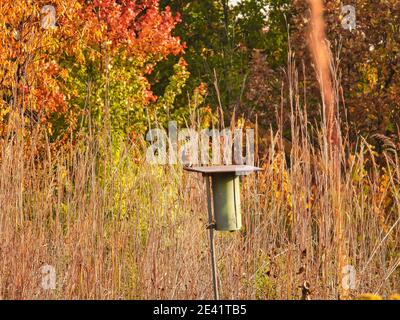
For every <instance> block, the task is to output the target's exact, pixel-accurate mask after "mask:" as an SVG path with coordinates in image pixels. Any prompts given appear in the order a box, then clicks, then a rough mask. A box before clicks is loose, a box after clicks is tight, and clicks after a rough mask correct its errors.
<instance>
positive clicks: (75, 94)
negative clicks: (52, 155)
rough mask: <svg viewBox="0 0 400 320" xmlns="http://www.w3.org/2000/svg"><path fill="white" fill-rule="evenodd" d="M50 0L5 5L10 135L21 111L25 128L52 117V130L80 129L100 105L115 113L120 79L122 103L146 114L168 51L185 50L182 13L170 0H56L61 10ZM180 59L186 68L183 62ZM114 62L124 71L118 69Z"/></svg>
mask: <svg viewBox="0 0 400 320" xmlns="http://www.w3.org/2000/svg"><path fill="white" fill-rule="evenodd" d="M48 5H49V3H48V2H47V1H29V0H24V1H7V2H4V1H3V2H2V3H1V4H0V28H1V32H0V42H1V46H0V61H1V64H0V123H1V126H2V132H3V134H5V132H6V129H7V126H9V125H10V124H11V122H10V121H11V119H13V118H15V115H16V114H18V115H19V116H18V117H16V118H18V119H19V120H20V121H22V120H23V121H24V127H25V128H28V127H30V128H32V127H35V126H37V125H38V124H46V126H47V127H48V129H49V132H50V133H51V134H54V132H55V131H53V127H54V126H59V127H64V129H65V130H64V131H69V130H71V129H77V123H78V119H79V118H80V117H81V116H82V115H87V114H88V113H90V112H92V111H93V112H96V110H99V109H101V110H102V112H100V113H99V114H104V115H107V116H108V117H112V113H113V110H112V109H110V108H111V106H110V102H109V101H113V99H114V98H115V97H113V96H110V95H111V94H112V93H113V91H112V90H113V84H115V86H117V85H119V84H121V83H123V84H124V88H123V89H121V88H119V89H118V90H117V89H116V90H115V91H118V95H119V96H118V98H117V99H116V101H117V102H118V103H119V106H118V108H122V109H123V108H127V105H128V104H130V103H132V104H135V106H131V109H134V108H136V109H137V110H138V111H139V112H140V113H143V108H144V107H145V106H147V107H149V105H150V104H151V103H153V104H155V102H156V101H157V97H156V96H155V95H154V94H153V92H152V88H151V85H150V83H149V81H148V79H147V76H148V75H149V74H151V73H152V71H153V69H154V67H155V66H156V65H157V63H159V62H160V61H162V60H163V59H166V58H167V57H168V56H169V55H175V56H177V55H179V54H181V53H183V50H184V45H183V44H182V43H181V41H180V39H179V38H178V37H175V36H173V35H172V31H173V29H174V27H175V25H176V24H177V23H178V22H179V19H180V18H179V15H175V16H174V15H173V14H172V13H171V11H170V9H169V8H168V7H167V8H165V10H161V9H160V8H159V4H158V1H157V0H145V1H131V0H125V1H124V0H121V1H114V0H94V1H84V0H67V1H65V0H62V1H61V0H56V1H53V2H51V3H50V5H51V6H52V7H53V8H54V9H55V12H54V16H52V14H53V13H52V12H51V11H49V10H46V6H48ZM52 20H53V21H52ZM179 66H180V69H185V64H184V63H183V61H180V62H179ZM111 68H114V69H115V68H117V69H119V70H116V71H115V73H114V74H112V71H111ZM181 75H182V72H181ZM187 75H188V74H187V73H185V72H184V73H183V76H182V79H181V81H180V82H178V83H177V86H178V87H179V86H183V85H184V82H185V77H187ZM112 76H114V78H112ZM175 89H176V88H175ZM114 93H115V92H114ZM116 94H117V93H116ZM100 96H102V97H100ZM133 96H135V97H133ZM107 100H108V101H107ZM90 101H93V105H90ZM94 104H96V105H94ZM111 104H112V102H111ZM149 108H150V109H151V107H149ZM84 109H85V110H84ZM107 109H108V110H107ZM131 111H132V110H131ZM133 111H134V110H133ZM121 112H122V111H121ZM13 114H14V115H13ZM21 116H22V117H21ZM60 117H61V118H60ZM100 118H101V116H100ZM55 119H56V120H55ZM60 119H62V121H60ZM99 120H100V121H101V119H99ZM66 128H68V129H66ZM11 130H13V129H11ZM127 130H129V128H127V127H125V128H124V131H127ZM60 132H62V131H60ZM57 134H59V133H57ZM57 134H56V135H57ZM55 138H57V137H55Z"/></svg>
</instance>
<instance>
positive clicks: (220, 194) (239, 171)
mask: <svg viewBox="0 0 400 320" xmlns="http://www.w3.org/2000/svg"><path fill="white" fill-rule="evenodd" d="M185 170H187V171H192V172H198V173H202V174H203V175H204V176H205V177H206V179H210V178H211V189H212V192H208V195H209V196H208V198H210V197H211V194H212V199H208V201H209V203H212V211H213V213H214V225H213V227H214V229H215V230H217V231H237V230H240V229H241V227H242V215H241V207H240V176H243V175H248V174H250V173H252V172H254V171H259V170H261V169H260V168H257V167H253V166H246V165H227V166H209V167H185ZM207 186H209V181H208V183H207ZM207 191H208V190H207Z"/></svg>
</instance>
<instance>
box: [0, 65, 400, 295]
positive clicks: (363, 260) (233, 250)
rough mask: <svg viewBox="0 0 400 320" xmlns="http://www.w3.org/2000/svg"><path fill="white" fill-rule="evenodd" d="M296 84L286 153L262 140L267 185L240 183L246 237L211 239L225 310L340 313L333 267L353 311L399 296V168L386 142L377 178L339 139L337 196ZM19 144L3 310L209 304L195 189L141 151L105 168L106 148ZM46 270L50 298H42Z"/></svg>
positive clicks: (11, 175) (4, 244)
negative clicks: (8, 305) (108, 302)
mask: <svg viewBox="0 0 400 320" xmlns="http://www.w3.org/2000/svg"><path fill="white" fill-rule="evenodd" d="M297 77H298V75H297V72H296V70H295V67H294V65H290V68H289V80H290V83H291V90H290V92H289V96H288V100H287V102H288V103H290V106H291V109H292V113H291V121H292V132H291V134H292V137H293V139H292V145H291V149H290V150H289V152H290V153H287V152H285V150H284V149H285V148H284V143H283V139H282V135H281V132H280V131H279V130H278V131H277V132H270V133H269V134H268V135H269V139H268V140H269V145H268V148H267V151H266V152H265V154H264V155H263V158H262V160H261V161H260V165H262V167H263V169H264V170H263V172H261V173H260V174H258V175H257V176H256V175H254V176H250V177H247V178H245V179H244V180H243V184H242V188H243V205H242V209H243V211H244V227H243V229H242V231H240V232H236V233H217V236H216V247H217V257H218V269H219V275H220V276H219V281H220V288H221V298H224V299H300V298H302V286H304V284H305V282H307V285H306V286H309V287H310V291H311V295H310V297H311V298H313V299H316V298H322V299H335V298H337V297H338V294H339V291H340V288H341V282H342V279H341V277H340V274H338V270H337V267H338V263H339V262H338V261H339V259H343V261H345V262H346V263H347V264H349V265H353V266H354V267H355V269H356V270H357V275H356V277H357V278H356V279H357V283H356V288H355V290H350V292H348V294H349V298H352V297H355V296H357V295H358V294H359V293H366V292H371V293H377V294H381V295H383V296H385V297H386V296H389V295H390V294H392V293H395V292H396V291H399V289H400V288H399V283H400V273H399V264H400V255H399V246H400V244H399V238H400V186H399V178H400V163H399V159H398V154H397V153H396V151H395V148H393V146H391V144H390V140H387V139H386V140H385V143H386V151H385V152H384V156H383V158H384V161H382V160H381V161H380V163H383V164H378V162H377V161H376V159H375V156H376V154H375V152H374V150H373V148H372V147H371V146H370V145H368V144H367V143H366V142H365V141H364V140H363V139H362V138H361V137H360V140H359V143H358V144H357V145H356V146H351V145H350V144H349V143H348V142H347V139H346V135H345V134H342V135H341V141H342V142H341V146H340V163H341V175H340V188H337V186H336V185H335V184H332V183H331V181H330V173H329V172H330V169H329V168H330V163H329V161H330V160H329V157H328V147H327V142H326V141H325V140H324V139H323V137H324V136H325V135H324V134H323V130H319V129H318V128H317V127H316V126H311V125H310V123H309V122H308V120H307V116H306V110H305V103H304V101H305V99H304V97H302V93H300V92H299V90H298V88H297V86H296V79H297ZM285 101H286V100H285ZM285 103H286V102H285ZM278 123H279V120H278ZM315 136H317V137H319V138H318V139H317V140H315V139H312V137H315ZM261 138H265V137H260V139H261ZM382 139H384V138H383V137H382ZM32 140H33V142H32ZM24 141H25V139H23V138H21V136H19V135H17V134H13V135H10V137H9V139H5V140H3V142H2V143H1V149H0V154H1V162H0V255H1V260H0V298H3V299H11V298H16V299H28V298H33V299H42V298H66V299H83V298H88V299H99V298H102V299H120V298H124V299H125V298H127V299H131V298H132V299H136V298H145V299H147V298H156V299H194V298H197V299H204V298H212V283H211V281H212V280H211V279H212V278H211V274H210V261H209V259H210V257H209V247H208V244H209V242H208V238H207V235H208V233H207V232H206V229H205V226H206V220H207V212H206V199H205V186H204V181H203V180H202V178H201V176H196V175H188V174H186V173H184V172H183V170H182V168H181V167H179V166H151V165H149V164H148V163H146V161H144V159H141V157H140V156H139V158H138V157H137V155H140V154H143V152H142V151H143V150H142V148H143V145H141V144H140V143H139V144H129V145H127V147H126V148H125V149H124V150H121V151H120V152H119V154H117V155H116V154H114V155H113V156H111V155H107V156H105V154H107V152H104V150H107V149H106V148H104V146H103V145H104V141H103V140H102V139H101V137H100V138H99V137H89V138H86V139H85V140H84V141H82V142H81V143H80V144H78V145H76V146H75V147H74V148H73V149H69V150H64V151H59V152H57V153H55V152H52V151H51V150H50V144H47V146H48V150H47V152H43V151H41V152H40V153H38V151H37V150H36V149H35V143H34V142H35V138H32V139H31V143H30V144H29V145H27V144H26V143H25V142H24ZM38 154H39V155H40V156H41V158H40V159H39V158H38ZM135 158H136V160H133V159H135ZM338 190H339V191H338ZM337 192H340V194H336V193H337ZM335 199H340V206H339V208H340V214H341V215H342V217H343V225H342V226H341V232H342V236H341V237H337V235H336V234H335V233H336V232H337V225H336V223H337V219H335V214H337V212H335V210H336V209H335V208H337V204H335V202H334V201H336V200H335ZM338 241H341V243H338ZM338 246H340V247H341V248H342V249H341V252H343V257H338V256H337V255H338ZM45 264H49V265H53V266H54V267H55V269H56V273H57V286H56V289H55V290H44V289H43V288H42V287H41V279H42V276H43V275H42V274H41V272H40V268H41V267H42V266H43V265H45ZM303 291H304V288H303Z"/></svg>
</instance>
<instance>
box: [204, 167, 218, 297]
mask: <svg viewBox="0 0 400 320" xmlns="http://www.w3.org/2000/svg"><path fill="white" fill-rule="evenodd" d="M205 179H206V186H207V203H208V229H209V230H210V247H211V251H210V252H211V264H212V277H213V284H214V299H215V300H219V292H218V279H217V262H216V259H215V246H214V228H215V225H214V222H213V213H212V204H211V187H210V177H209V176H208V175H205Z"/></svg>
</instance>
